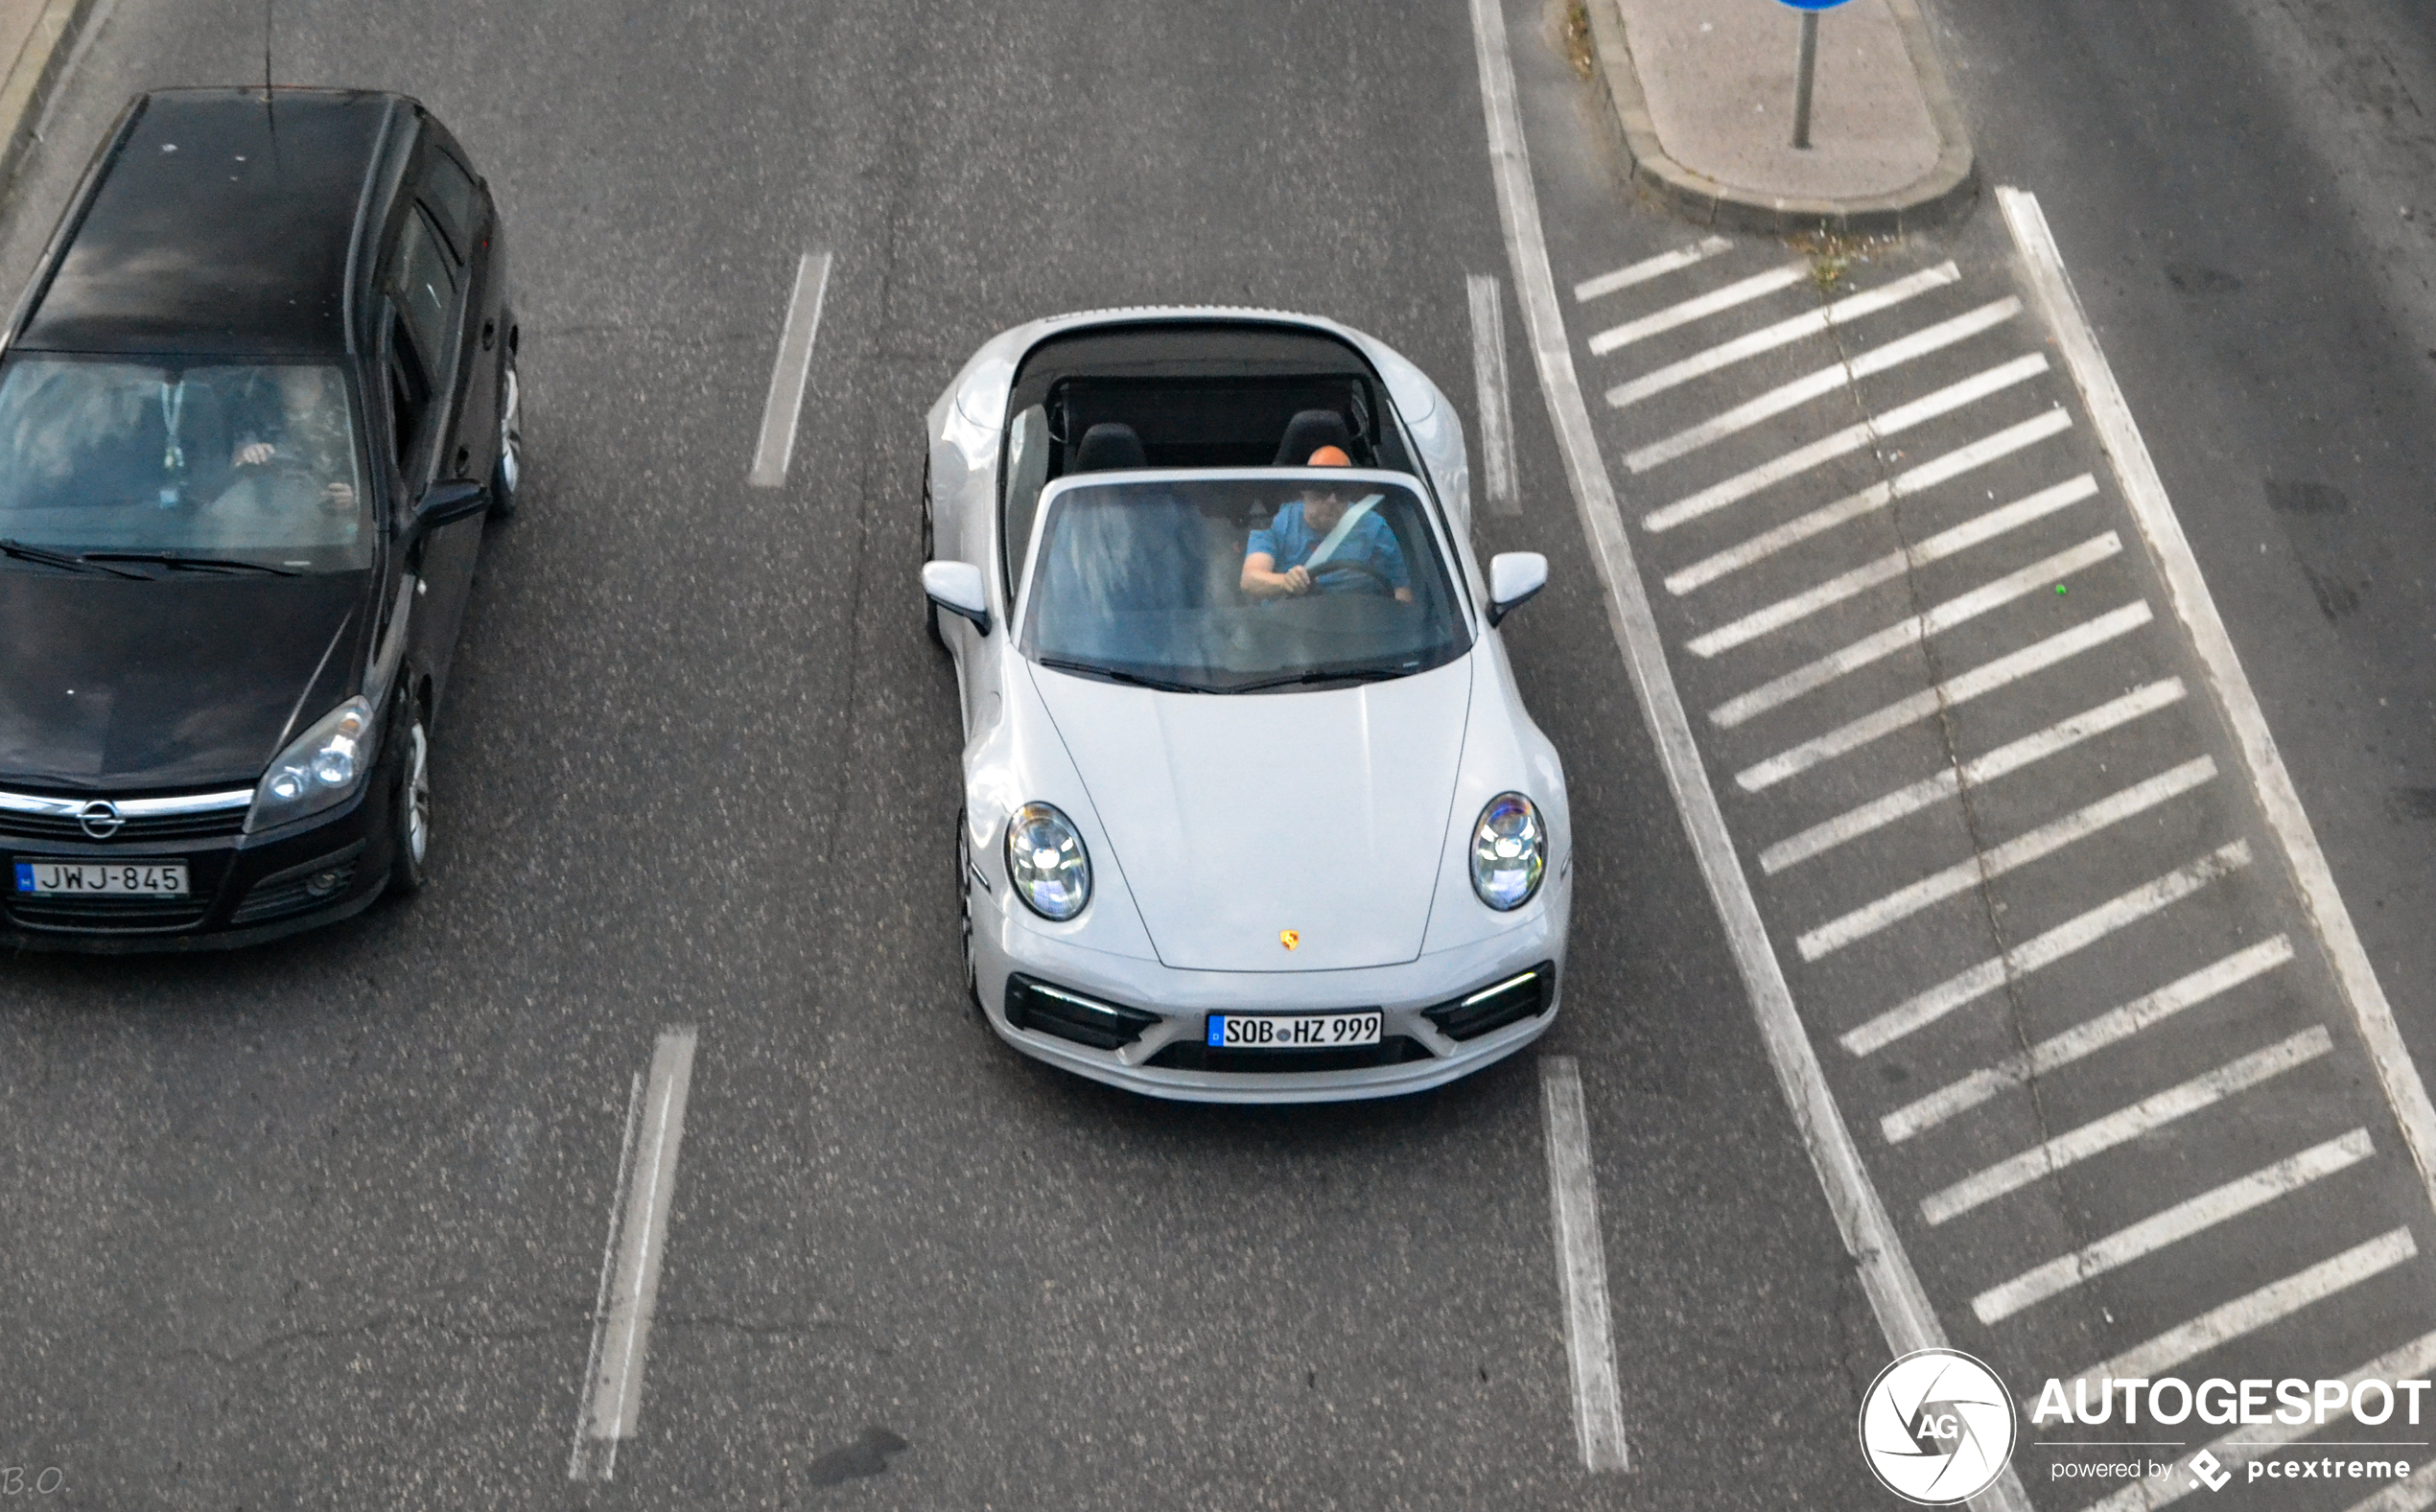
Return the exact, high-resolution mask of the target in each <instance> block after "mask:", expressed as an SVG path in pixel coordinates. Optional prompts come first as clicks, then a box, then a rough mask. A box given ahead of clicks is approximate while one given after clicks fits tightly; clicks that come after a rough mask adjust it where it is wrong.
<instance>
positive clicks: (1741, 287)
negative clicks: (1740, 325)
mask: <svg viewBox="0 0 2436 1512" xmlns="http://www.w3.org/2000/svg"><path fill="white" fill-rule="evenodd" d="M1809 276H1810V265H1809V264H1807V263H1788V264H1786V265H1785V266H1784V267H1782V268H1770V269H1769V270H1768V271H1767V272H1765V273H1756V274H1753V275H1752V276H1751V277H1749V278H1745V279H1743V280H1741V281H1740V282H1738V283H1731V284H1728V285H1726V286H1725V287H1724V288H1722V289H1717V290H1712V291H1709V292H1707V293H1705V294H1701V295H1699V296H1698V297H1697V298H1693V299H1686V300H1684V301H1683V302H1682V303H1681V304H1675V305H1669V306H1667V307H1666V308H1665V309H1664V310H1660V311H1658V312H1657V313H1655V314H1646V315H1643V316H1642V317H1641V318H1640V319H1638V320H1628V321H1626V322H1625V323H1624V324H1623V325H1620V326H1612V327H1610V328H1608V329H1607V330H1604V331H1602V332H1600V333H1599V334H1598V335H1597V336H1594V337H1591V338H1590V351H1591V353H1592V355H1593V356H1597V357H1604V356H1606V355H1607V354H1608V353H1609V352H1613V351H1616V350H1618V349H1619V348H1622V347H1628V346H1630V345H1631V344H1632V343H1633V342H1635V341H1646V340H1648V339H1649V338H1650V337H1653V336H1658V335H1661V334H1663V333H1665V332H1668V331H1672V330H1674V329H1675V327H1677V326H1687V325H1690V324H1691V323H1692V322H1693V321H1695V320H1705V319H1707V318H1708V317H1709V316H1710V315H1713V314H1721V313H1722V312H1724V311H1727V310H1731V309H1733V308H1734V307H1735V306H1736V305H1745V304H1748V303H1750V302H1751V301H1752V300H1754V299H1765V298H1766V297H1768V295H1769V294H1772V293H1775V292H1776V291H1779V290H1784V289H1791V288H1792V287H1793V286H1794V285H1795V284H1798V283H1800V282H1801V281H1802V280H1803V279H1805V278H1808V277H1809Z"/></svg>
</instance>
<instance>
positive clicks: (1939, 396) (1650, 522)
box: [1641, 352, 2047, 533]
mask: <svg viewBox="0 0 2436 1512" xmlns="http://www.w3.org/2000/svg"><path fill="white" fill-rule="evenodd" d="M2046 371H2047V354H2046V353H2044V352H2031V353H2028V354H2026V355H2025V356H2022V357H2017V358H2015V359H2014V360H2013V361H2009V362H2000V363H1998V364H1997V365H1996V366H1994V367H1991V368H1989V369H1988V370H1987V371H1986V372H1984V373H1979V374H1976V375H1974V376H1973V377H1970V378H1966V379H1964V380H1962V381H1961V382H1960V383H1958V384H1949V385H1948V386H1946V387H1944V388H1940V389H1938V390H1937V391H1936V392H1934V393H1932V394H1924V395H1922V396H1921V397H1920V398H1918V399H1915V400H1912V401H1911V402H1910V403H1909V404H1906V405H1898V406H1896V407H1894V408H1892V409H1889V410H1887V411H1886V413H1885V414H1883V415H1876V416H1873V417H1871V418H1869V419H1867V420H1863V421H1862V422H1860V423H1859V424H1857V425H1851V426H1846V427H1845V428H1844V429H1843V430H1838V431H1836V432H1834V433H1833V434H1831V435H1825V436H1821V437H1820V438H1819V439H1817V440H1815V441H1813V442H1812V443H1810V445H1808V446H1804V447H1796V448H1794V449H1793V450H1792V451H1791V452H1788V453H1786V454H1784V455H1783V456H1780V457H1777V458H1775V459H1774V460H1772V461H1768V462H1762V463H1761V464H1759V466H1757V467H1754V468H1752V469H1750V470H1749V471H1748V472H1745V473H1737V474H1735V475H1734V476H1733V477H1729V478H1727V479H1725V480H1724V481H1723V482H1722V483H1716V484H1713V485H1711V486H1710V487H1707V488H1703V489H1701V490H1700V491H1699V492H1698V493H1697V494H1692V495H1688V496H1686V497H1685V498H1682V499H1678V500H1675V502H1674V503H1671V504H1669V505H1667V506H1666V507H1665V508H1663V509H1652V510H1651V511H1650V512H1649V513H1648V514H1647V515H1644V516H1643V517H1642V519H1641V528H1642V529H1644V530H1648V531H1651V532H1653V533H1654V532H1656V531H1660V530H1672V529H1674V528H1675V526H1676V525H1679V524H1682V523H1684V522H1686V521H1690V520H1697V519H1698V518H1699V517H1700V516H1702V515H1706V514H1713V513H1715V512H1716V511H1718V510H1720V509H1722V508H1724V507H1725V506H1726V505H1728V504H1732V503H1739V502H1741V501H1742V500H1745V499H1748V498H1750V497H1751V496H1752V495H1753V494H1756V493H1758V492H1760V491H1761V490H1762V489H1766V488H1772V487H1774V486H1775V485H1776V484H1778V483H1781V482H1783V481H1785V479H1787V478H1789V477H1799V476H1801V475H1802V474H1804V473H1807V472H1809V471H1810V470H1811V469H1812V468H1814V467H1817V466H1820V465H1822V464H1824V463H1827V462H1832V461H1834V460H1835V459H1836V458H1838V457H1839V456H1850V455H1851V454H1853V453H1855V452H1858V451H1860V450H1861V449H1862V447H1865V446H1872V445H1875V444H1876V443H1878V442H1880V441H1883V440H1885V439H1886V437H1888V436H1891V435H1896V434H1899V433H1901V432H1903V431H1905V430H1910V429H1911V428H1912V427H1913V426H1916V425H1921V424H1925V423H1926V422H1928V421H1931V420H1933V419H1935V418H1936V417H1937V416H1939V415H1943V414H1950V413H1952V412H1953V411H1955V410H1956V409H1960V408H1962V407H1965V406H1967V405H1975V404H1978V403H1979V401H1980V400H1982V399H1985V398H1987V397H1988V396H1989V395H1990V394H1995V393H2002V392H2003V391H2004V390H2005V389H2007V388H2010V387H2012V386H2013V385H2014V384H2026V383H2028V382H2029V381H2030V380H2031V379H2033V378H2036V377H2038V376H2039V374H2041V373H2044V372H2046ZM1879 486H1880V487H1885V486H1886V485H1885V484H1881V485H1879ZM1856 497H1865V495H1864V496H1856Z"/></svg>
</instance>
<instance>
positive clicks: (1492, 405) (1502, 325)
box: [1464, 273, 1522, 515]
mask: <svg viewBox="0 0 2436 1512" xmlns="http://www.w3.org/2000/svg"><path fill="white" fill-rule="evenodd" d="M1464 296H1465V297H1466V298H1467V299H1468V300H1469V301H1470V304H1471V311H1472V382H1473V384H1475V385H1476V389H1475V391H1476V392H1477V393H1478V395H1479V397H1480V471H1481V487H1482V490H1483V492H1484V494H1485V495H1486V498H1487V504H1488V512H1489V513H1490V514H1492V515H1513V514H1520V513H1521V512H1522V510H1521V507H1520V500H1519V498H1518V496H1517V492H1516V488H1515V483H1514V406H1513V401H1512V399H1511V396H1510V394H1509V391H1508V385H1507V383H1506V290H1505V286H1504V284H1502V283H1501V282H1500V281H1499V280H1498V278H1497V275H1496V274H1494V273H1473V274H1470V275H1468V276H1467V277H1465V278H1464Z"/></svg>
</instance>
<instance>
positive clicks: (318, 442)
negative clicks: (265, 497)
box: [223, 365, 355, 514]
mask: <svg viewBox="0 0 2436 1512" xmlns="http://www.w3.org/2000/svg"><path fill="white" fill-rule="evenodd" d="M274 371H275V372H276V373H277V375H278V389H279V405H278V407H277V409H276V410H275V411H272V412H270V413H268V414H264V415H261V416H259V417H258V421H257V423H256V424H254V425H253V426H250V427H248V428H247V429H246V430H245V432H244V433H242V434H240V435H239V436H238V438H237V444H236V446H235V447H234V448H233V449H232V450H231V451H230V453H229V456H228V466H229V469H230V471H231V472H232V473H233V474H234V475H235V477H236V479H237V486H240V487H242V486H243V485H244V484H245V483H246V481H248V480H251V481H253V483H254V488H253V490H252V492H253V493H254V494H255V495H257V496H259V495H260V494H261V493H262V491H263V486H264V480H265V479H266V478H267V477H269V475H270V474H271V473H273V472H280V471H287V472H293V473H295V474H298V475H301V476H302V477H307V478H310V479H312V480H313V481H315V482H317V483H319V484H320V485H321V487H320V491H319V492H320V499H321V505H322V507H323V508H325V509H327V510H329V511H330V512H331V513H333V514H344V513H347V512H349V511H351V510H353V509H354V508H355V484H354V483H353V482H351V481H349V479H351V478H352V477H354V476H355V456H354V443H353V441H352V439H351V438H350V437H349V435H348V433H347V420H346V395H345V393H344V392H343V391H341V390H340V385H339V382H338V374H337V373H336V372H335V371H333V370H332V369H329V368H326V367H307V366H301V365H287V366H282V367H279V368H277V369H275V370H274ZM235 491H236V490H235V488H232V489H231V490H230V492H231V493H234V492H235ZM223 498H225V496H223Z"/></svg>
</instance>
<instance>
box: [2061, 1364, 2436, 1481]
mask: <svg viewBox="0 0 2436 1512" xmlns="http://www.w3.org/2000/svg"><path fill="white" fill-rule="evenodd" d="M2432 1372H2436V1334H2423V1335H2421V1336H2420V1337H2419V1338H2415V1339H2413V1340H2411V1341H2410V1342H2409V1343H2407V1344H2404V1345H2403V1346H2402V1347H2401V1348H2400V1349H2396V1350H2392V1351H2389V1352H2388V1353H2386V1354H2382V1355H2379V1356H2377V1358H2376V1359H2375V1360H2372V1361H2369V1362H2368V1363H2367V1364H2364V1365H2362V1366H2360V1368H2359V1369H2357V1370H2354V1371H2353V1372H2352V1373H2351V1374H2350V1375H2348V1376H2345V1377H2344V1378H2343V1384H2344V1385H2345V1386H2346V1387H2355V1386H2357V1385H2358V1384H2360V1383H2361V1382H2363V1381H2412V1380H2418V1379H2421V1378H2424V1377H2425V1376H2427V1375H2429V1374H2430V1373H2432ZM2315 1415H2316V1414H2314V1413H2312V1414H2310V1416H2309V1417H2305V1418H2303V1419H2302V1420H2301V1421H2300V1422H2298V1423H2284V1422H2282V1421H2275V1422H2268V1423H2259V1424H2245V1425H2243V1426H2241V1427H2239V1428H2237V1429H2235V1430H2234V1431H2232V1432H2230V1433H2228V1434H2226V1435H2225V1436H2224V1437H2222V1438H2220V1439H2217V1440H2216V1441H2215V1442H2214V1443H2213V1444H2210V1445H2209V1446H2208V1453H2209V1454H2213V1455H2215V1456H2216V1460H2217V1462H2218V1463H2219V1464H2221V1465H2222V1466H2223V1467H2224V1468H2225V1469H2226V1470H2228V1471H2231V1472H2234V1473H2236V1474H2239V1473H2240V1472H2241V1470H2242V1469H2243V1468H2244V1467H2245V1466H2247V1465H2248V1464H2249V1463H2250V1461H2251V1460H2253V1459H2264V1458H2266V1457H2268V1456H2269V1455H2270V1454H2274V1453H2275V1452H2276V1451H2277V1450H2279V1449H2282V1448H2283V1447H2284V1445H2286V1444H2294V1443H2298V1442H2300V1441H2301V1440H2302V1439H2305V1438H2314V1437H2316V1436H2317V1435H2318V1434H2320V1433H2323V1432H2325V1431H2327V1430H2328V1429H2331V1428H2340V1427H2341V1426H2342V1425H2344V1424H2345V1423H2348V1422H2350V1421H2351V1420H2352V1393H2351V1391H2350V1390H2346V1391H2345V1392H2344V1393H2343V1406H2342V1407H2337V1408H2334V1409H2332V1410H2331V1411H2329V1412H2328V1413H2327V1415H2326V1421H2325V1422H2324V1423H2317V1422H2314V1421H2312V1420H2311V1419H2313V1418H2314V1417H2315ZM2402 1485H2403V1486H2405V1487H2419V1486H2422V1485H2429V1486H2436V1476H2426V1475H2420V1476H2413V1477H2411V1478H2410V1479H2408V1480H2406V1481H2404V1482H2402ZM2198 1489H2199V1482H2198V1480H2197V1479H2196V1478H2194V1477H2190V1476H2187V1475H2178V1476H2152V1477H2146V1478H2144V1479H2141V1480H2135V1481H2133V1482H2132V1483H2131V1484H2130V1485H2127V1486H2125V1487H2123V1489H2121V1490H2120V1491H2118V1492H2116V1493H2115V1494H2114V1495H2113V1496H2111V1497H2108V1498H2107V1499H2106V1500H2103V1501H2099V1502H2096V1503H2095V1504H2094V1505H2092V1506H2090V1507H2089V1508H2088V1509H2087V1512H2157V1509H2158V1508H2159V1507H2163V1506H2169V1505H2171V1504H2172V1503H2174V1502H2176V1501H2179V1500H2182V1499H2183V1498H2184V1497H2186V1496H2189V1495H2190V1493H2191V1492H2193V1491H2196V1490H2198ZM2396 1489H2401V1488H2396ZM2373 1504H2374V1499H2372V1500H2371V1501H2370V1502H2368V1503H2363V1505H2362V1507H2360V1508H2354V1512H2364V1509H2365V1507H2366V1506H2369V1505H2373ZM2377 1512H2389V1509H2387V1508H2378V1509H2377Z"/></svg>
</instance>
